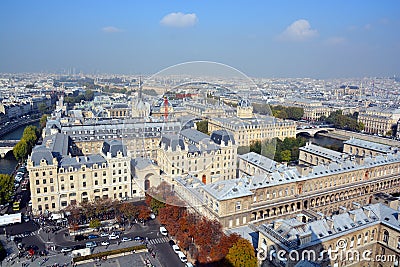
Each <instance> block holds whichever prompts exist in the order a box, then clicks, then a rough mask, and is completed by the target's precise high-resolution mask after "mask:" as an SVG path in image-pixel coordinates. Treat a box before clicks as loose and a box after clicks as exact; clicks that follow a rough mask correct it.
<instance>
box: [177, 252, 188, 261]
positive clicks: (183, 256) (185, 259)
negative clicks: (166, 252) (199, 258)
mask: <svg viewBox="0 0 400 267" xmlns="http://www.w3.org/2000/svg"><path fill="white" fill-rule="evenodd" d="M178 257H179V259H180V260H181V262H187V258H186V256H185V254H183V252H182V251H179V252H178Z"/></svg>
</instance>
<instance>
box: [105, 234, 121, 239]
mask: <svg viewBox="0 0 400 267" xmlns="http://www.w3.org/2000/svg"><path fill="white" fill-rule="evenodd" d="M118 238H119V235H117V234H114V233H112V234H111V235H109V236H108V239H110V240H113V239H118Z"/></svg>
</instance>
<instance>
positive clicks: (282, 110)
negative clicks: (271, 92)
mask: <svg viewBox="0 0 400 267" xmlns="http://www.w3.org/2000/svg"><path fill="white" fill-rule="evenodd" d="M252 106H253V110H254V112H256V113H259V114H263V115H270V116H271V115H272V116H274V117H277V118H280V119H291V120H301V118H302V117H303V115H304V109H303V108H300V107H286V106H282V105H277V106H269V105H268V104H259V103H253V104H252Z"/></svg>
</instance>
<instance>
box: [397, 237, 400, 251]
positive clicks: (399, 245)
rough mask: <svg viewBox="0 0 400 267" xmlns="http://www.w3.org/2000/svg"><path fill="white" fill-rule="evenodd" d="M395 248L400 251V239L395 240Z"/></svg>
mask: <svg viewBox="0 0 400 267" xmlns="http://www.w3.org/2000/svg"><path fill="white" fill-rule="evenodd" d="M397 248H398V249H400V237H398V238H397Z"/></svg>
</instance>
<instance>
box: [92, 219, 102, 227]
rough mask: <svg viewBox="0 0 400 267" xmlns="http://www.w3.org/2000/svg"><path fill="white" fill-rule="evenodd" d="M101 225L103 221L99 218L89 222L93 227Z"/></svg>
mask: <svg viewBox="0 0 400 267" xmlns="http://www.w3.org/2000/svg"><path fill="white" fill-rule="evenodd" d="M100 226H101V222H100V220H99V219H93V220H91V221H90V223H89V227H90V228H93V229H97V228H99V227H100Z"/></svg>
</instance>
